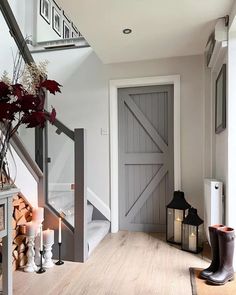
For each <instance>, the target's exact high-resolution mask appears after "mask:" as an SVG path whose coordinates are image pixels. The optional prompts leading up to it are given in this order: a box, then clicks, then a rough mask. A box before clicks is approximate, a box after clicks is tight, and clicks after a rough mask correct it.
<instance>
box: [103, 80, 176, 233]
mask: <svg viewBox="0 0 236 295" xmlns="http://www.w3.org/2000/svg"><path fill="white" fill-rule="evenodd" d="M165 84H173V85H174V120H173V121H174V188H175V190H180V189H181V150H180V145H181V142H180V141H181V140H180V75H170V76H155V77H143V78H131V79H117V80H110V81H109V91H110V92H109V123H110V126H109V127H110V195H111V232H112V233H116V232H118V230H119V195H118V190H119V182H118V172H119V171H118V169H119V159H118V88H126V87H139V86H152V85H165Z"/></svg>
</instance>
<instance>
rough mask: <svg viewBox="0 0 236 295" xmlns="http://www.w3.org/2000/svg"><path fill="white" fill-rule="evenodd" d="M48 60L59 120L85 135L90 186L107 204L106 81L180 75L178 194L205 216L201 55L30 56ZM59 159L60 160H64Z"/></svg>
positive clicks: (69, 53)
mask: <svg viewBox="0 0 236 295" xmlns="http://www.w3.org/2000/svg"><path fill="white" fill-rule="evenodd" d="M34 57H35V59H36V60H45V59H47V60H49V61H50V64H49V66H48V69H49V77H50V78H52V79H56V80H57V81H59V82H60V83H61V84H62V85H63V88H62V95H57V96H56V97H50V99H49V104H53V105H54V106H55V107H56V109H57V112H58V118H59V119H60V120H62V121H63V122H64V123H65V124H66V125H68V126H69V127H70V128H75V127H84V128H86V129H87V131H88V139H87V141H88V186H89V187H90V188H91V189H92V190H93V191H94V192H95V193H96V194H97V196H98V197H99V198H101V199H102V200H103V201H104V202H105V203H106V204H107V205H109V204H110V196H109V195H110V192H109V136H108V135H101V129H103V130H104V131H105V133H106V132H107V131H108V128H109V111H108V110H109V80H110V79H119V78H122V79H123V78H135V77H146V76H159V75H173V74H180V76H181V146H182V149H181V164H182V189H183V190H184V191H185V193H186V198H187V199H188V201H189V202H191V203H192V205H193V206H196V207H197V208H198V209H199V210H200V214H201V215H202V216H203V174H204V165H203V161H204V157H203V156H204V136H203V135H204V132H203V129H204V123H203V122H204V120H203V119H204V117H203V98H204V93H203V92H204V91H203V72H204V71H203V56H188V57H177V58H169V59H161V60H151V61H143V62H132V63H120V64H110V65H104V64H102V62H101V61H100V60H99V58H98V57H97V56H96V54H95V53H94V52H93V50H92V49H91V48H85V49H79V50H77V49H76V50H75V49H74V50H68V51H56V52H48V53H41V54H35V55H34ZM62 160H63V159H62Z"/></svg>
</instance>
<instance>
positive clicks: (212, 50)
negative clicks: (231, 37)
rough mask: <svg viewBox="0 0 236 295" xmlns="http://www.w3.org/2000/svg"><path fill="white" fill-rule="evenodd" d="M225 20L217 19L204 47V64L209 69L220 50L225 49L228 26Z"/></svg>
mask: <svg viewBox="0 0 236 295" xmlns="http://www.w3.org/2000/svg"><path fill="white" fill-rule="evenodd" d="M227 25H228V24H227V21H226V18H221V19H218V21H217V23H216V25H215V29H214V31H213V32H212V34H211V35H210V37H209V39H208V42H207V45H206V63H207V66H208V67H209V68H212V67H213V66H214V65H215V63H216V61H217V59H218V57H219V55H220V53H221V51H222V49H224V48H226V47H227V40H228V26H227Z"/></svg>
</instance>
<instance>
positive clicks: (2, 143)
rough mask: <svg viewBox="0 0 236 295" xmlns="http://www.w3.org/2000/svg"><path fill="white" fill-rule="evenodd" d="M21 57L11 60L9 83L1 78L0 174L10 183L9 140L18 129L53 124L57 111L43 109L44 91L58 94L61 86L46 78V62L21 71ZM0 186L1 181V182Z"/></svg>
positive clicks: (6, 76)
mask: <svg viewBox="0 0 236 295" xmlns="http://www.w3.org/2000/svg"><path fill="white" fill-rule="evenodd" d="M21 63H22V58H21V56H20V55H18V57H17V58H16V59H15V60H14V71H13V78H12V81H11V80H10V78H9V77H8V75H7V73H6V72H4V73H3V75H2V77H1V78H0V132H1V133H0V173H1V178H2V179H0V180H3V178H5V179H7V182H8V183H11V179H10V175H9V169H8V163H7V159H6V154H7V152H8V150H9V148H10V145H9V142H10V139H11V137H12V136H13V135H14V134H15V133H16V131H17V130H18V128H19V127H20V126H21V125H23V124H25V125H26V128H34V127H37V126H39V127H42V128H43V127H44V126H45V123H46V121H47V120H48V121H49V122H50V123H52V124H53V123H54V121H55V118H56V110H55V109H54V108H52V110H51V112H48V111H46V110H45V92H46V91H47V90H48V91H49V92H50V93H52V94H54V95H55V93H56V92H61V91H60V86H61V85H60V84H59V83H58V82H56V81H54V80H49V79H47V71H46V66H47V63H46V62H40V63H39V64H38V65H36V64H35V63H32V64H30V65H25V66H24V69H23V70H21V68H22V66H21ZM1 182H2V185H3V183H4V181H1Z"/></svg>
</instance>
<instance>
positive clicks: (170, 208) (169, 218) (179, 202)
mask: <svg viewBox="0 0 236 295" xmlns="http://www.w3.org/2000/svg"><path fill="white" fill-rule="evenodd" d="M190 207H191V206H190V205H189V203H188V202H187V201H186V200H185V198H184V192H181V191H175V192H174V197H173V199H172V201H171V202H170V203H169V204H168V205H167V206H166V226H167V229H166V240H167V242H170V243H173V244H181V237H182V221H183V220H184V218H185V216H186V210H187V209H189V208H190Z"/></svg>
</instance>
